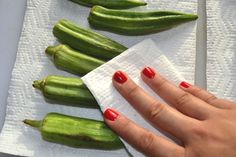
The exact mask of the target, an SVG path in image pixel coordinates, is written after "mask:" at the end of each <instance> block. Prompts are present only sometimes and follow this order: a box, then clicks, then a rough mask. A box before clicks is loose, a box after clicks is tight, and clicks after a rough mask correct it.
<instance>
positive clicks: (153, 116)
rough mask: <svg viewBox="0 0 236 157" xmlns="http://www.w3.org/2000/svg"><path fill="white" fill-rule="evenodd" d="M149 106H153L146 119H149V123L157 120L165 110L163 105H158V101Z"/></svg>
mask: <svg viewBox="0 0 236 157" xmlns="http://www.w3.org/2000/svg"><path fill="white" fill-rule="evenodd" d="M151 106H153V107H151V110H150V112H149V115H148V117H149V119H150V121H155V120H157V119H159V117H160V115H161V113H162V112H163V110H164V109H165V105H163V104H162V103H160V102H158V101H155V102H153V104H152V105H151Z"/></svg>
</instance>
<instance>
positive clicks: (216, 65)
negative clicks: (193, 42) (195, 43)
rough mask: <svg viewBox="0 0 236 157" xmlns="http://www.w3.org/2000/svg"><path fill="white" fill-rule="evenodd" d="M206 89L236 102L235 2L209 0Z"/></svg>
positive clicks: (229, 0)
mask: <svg viewBox="0 0 236 157" xmlns="http://www.w3.org/2000/svg"><path fill="white" fill-rule="evenodd" d="M206 3H207V35H208V37H207V53H208V54H207V55H208V56H207V85H208V86H207V88H208V90H210V91H211V92H213V93H214V94H216V95H217V96H219V97H222V98H227V99H231V100H234V101H236V88H235V87H236V75H235V74H236V20H235V17H236V1H235V0H223V1H221V0H207V1H206Z"/></svg>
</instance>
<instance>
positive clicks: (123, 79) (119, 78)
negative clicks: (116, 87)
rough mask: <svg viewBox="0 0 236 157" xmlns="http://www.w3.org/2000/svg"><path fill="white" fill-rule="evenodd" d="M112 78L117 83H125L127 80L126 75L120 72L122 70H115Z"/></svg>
mask: <svg viewBox="0 0 236 157" xmlns="http://www.w3.org/2000/svg"><path fill="white" fill-rule="evenodd" d="M113 79H114V80H115V81H116V82H118V83H121V84H123V83H125V82H126V81H127V79H128V78H127V76H126V75H125V74H124V73H123V72H122V71H117V72H115V74H114V75H113Z"/></svg>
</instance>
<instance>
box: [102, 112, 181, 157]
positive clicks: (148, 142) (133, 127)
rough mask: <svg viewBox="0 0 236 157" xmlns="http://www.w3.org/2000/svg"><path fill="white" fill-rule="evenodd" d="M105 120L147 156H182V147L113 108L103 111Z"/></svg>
mask: <svg viewBox="0 0 236 157" xmlns="http://www.w3.org/2000/svg"><path fill="white" fill-rule="evenodd" d="M104 117H105V122H106V123H107V124H108V125H109V127H110V128H111V129H113V130H114V131H115V132H116V133H117V134H118V135H120V136H121V137H122V138H123V139H124V140H125V141H127V142H128V143H129V144H130V145H132V146H133V147H134V148H136V149H137V150H138V151H141V152H142V153H143V154H145V155H147V156H153V157H154V156H155V157H168V156H175V157H182V156H183V154H184V148H183V147H181V146H179V145H177V144H175V143H173V142H171V141H169V140H167V139H164V138H163V137H160V136H157V135H155V134H153V133H151V132H149V131H148V130H146V129H144V128H142V127H140V126H138V125H137V124H135V123H134V122H133V121H131V120H129V119H128V118H126V117H125V116H123V115H122V114H120V113H118V112H117V111H115V110H114V109H110V108H109V109H107V110H106V111H105V112H104Z"/></svg>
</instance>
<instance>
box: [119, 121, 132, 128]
mask: <svg viewBox="0 0 236 157" xmlns="http://www.w3.org/2000/svg"><path fill="white" fill-rule="evenodd" d="M130 127H131V121H130V120H128V119H126V120H125V121H124V122H123V123H122V124H121V127H120V128H121V129H127V128H130Z"/></svg>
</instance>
